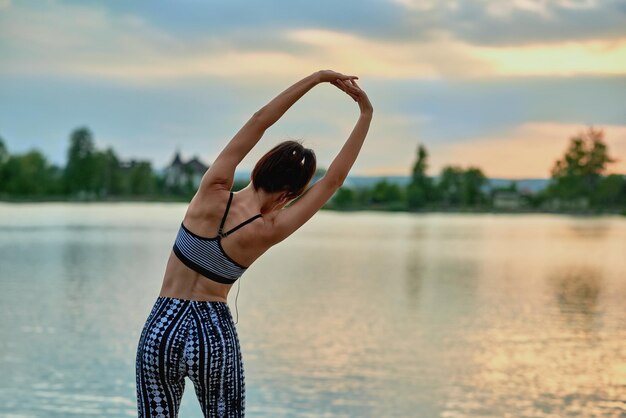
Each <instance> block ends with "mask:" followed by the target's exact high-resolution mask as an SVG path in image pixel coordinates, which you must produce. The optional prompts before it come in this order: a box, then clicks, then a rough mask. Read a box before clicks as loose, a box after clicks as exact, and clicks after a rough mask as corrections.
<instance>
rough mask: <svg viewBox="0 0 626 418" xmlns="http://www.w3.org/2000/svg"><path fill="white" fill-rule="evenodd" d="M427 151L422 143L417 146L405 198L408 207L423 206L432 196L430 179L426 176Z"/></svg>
mask: <svg viewBox="0 0 626 418" xmlns="http://www.w3.org/2000/svg"><path fill="white" fill-rule="evenodd" d="M427 159H428V152H427V151H426V148H424V146H423V145H421V144H420V145H419V146H418V147H417V161H416V162H415V164H414V165H413V172H412V175H411V181H410V183H409V184H408V186H407V190H406V199H407V206H408V207H409V209H417V208H420V207H423V206H424V205H425V204H426V203H427V202H428V201H430V200H431V199H432V197H433V185H432V181H431V179H430V178H429V177H428V176H426V169H427V168H428V163H427Z"/></svg>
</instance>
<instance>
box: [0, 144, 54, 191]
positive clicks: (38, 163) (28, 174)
mask: <svg viewBox="0 0 626 418" xmlns="http://www.w3.org/2000/svg"><path fill="white" fill-rule="evenodd" d="M2 171H3V181H2V183H0V187H1V191H3V192H6V193H7V194H10V195H16V196H28V195H44V194H50V193H55V192H57V189H58V187H57V185H58V182H59V180H60V178H59V173H58V170H57V168H56V167H54V166H50V165H49V164H48V162H47V161H46V157H44V155H43V154H42V153H41V152H39V151H37V150H31V151H29V152H27V153H25V154H19V155H11V156H10V157H9V158H8V160H7V161H6V163H5V164H3V170H2Z"/></svg>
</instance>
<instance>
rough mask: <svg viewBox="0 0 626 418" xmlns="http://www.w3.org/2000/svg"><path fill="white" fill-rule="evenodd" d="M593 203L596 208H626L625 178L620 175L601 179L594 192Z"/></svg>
mask: <svg viewBox="0 0 626 418" xmlns="http://www.w3.org/2000/svg"><path fill="white" fill-rule="evenodd" d="M593 203H594V205H595V206H598V207H622V208H626V178H624V176H623V175H621V174H611V175H609V176H606V177H603V178H602V180H600V183H599V184H598V188H597V189H596V190H595V191H594V194H593Z"/></svg>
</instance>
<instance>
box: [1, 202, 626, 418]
mask: <svg viewBox="0 0 626 418" xmlns="http://www.w3.org/2000/svg"><path fill="white" fill-rule="evenodd" d="M185 208H186V207H185V205H182V204H136V203H119V204H100V203H98V204H0V286H1V287H0V314H1V316H2V321H1V322H0V416H3V417H89V416H96V417H100V416H102V417H129V416H136V412H135V402H136V401H135V375H134V360H135V350H136V347H137V341H138V338H139V334H140V332H141V328H142V326H143V323H144V321H145V319H146V317H147V315H148V314H149V312H150V309H151V307H152V304H153V303H154V300H155V298H156V297H157V295H158V292H159V289H160V286H161V279H162V276H163V271H164V268H165V264H166V260H167V257H168V255H169V252H170V249H171V246H172V244H173V241H174V237H175V234H176V232H177V228H178V225H179V223H180V221H181V219H182V216H183V214H184V212H185ZM233 290H234V291H233V292H231V293H232V294H231V299H230V305H231V310H232V312H233V315H235V309H234V307H235V304H234V297H235V293H236V288H235V289H233ZM624 301H626V219H625V218H619V217H603V218H581V217H570V216H556V215H440V214H428V215H411V214H400V213H393V214H392V213H372V212H360V213H333V212H325V211H323V212H320V213H318V214H317V215H316V216H315V217H314V218H313V219H312V220H311V221H310V222H309V223H307V224H306V225H304V226H303V227H302V228H300V229H299V230H298V231H297V232H296V233H295V234H294V235H292V236H291V237H290V238H288V239H287V240H285V241H283V242H281V243H279V244H278V245H277V246H276V247H274V248H272V249H270V250H269V251H268V252H267V253H266V254H265V255H264V256H263V257H261V258H260V259H259V260H257V261H256V263H255V264H253V265H252V267H250V269H248V271H247V272H246V273H245V275H244V276H243V278H242V279H241V291H240V295H239V300H238V308H239V309H238V310H239V324H238V325H237V326H238V332H239V337H240V340H241V344H242V351H243V356H244V362H245V367H246V385H247V394H246V395H247V396H246V399H247V402H246V404H247V411H248V416H251V417H499V418H500V417H568V416H583V417H592V416H594V417H623V416H626V344H625V341H626V303H625V302H624ZM187 383H188V384H187V389H186V392H185V395H184V397H183V405H182V407H181V415H180V416H181V417H190V418H191V417H201V416H202V415H201V412H200V408H199V406H198V404H197V401H196V398H195V394H194V392H193V385H191V382H190V381H188V382H187Z"/></svg>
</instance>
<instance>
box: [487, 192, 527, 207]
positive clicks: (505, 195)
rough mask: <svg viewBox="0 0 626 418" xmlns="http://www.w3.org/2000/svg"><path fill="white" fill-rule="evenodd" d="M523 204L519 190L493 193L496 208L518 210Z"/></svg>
mask: <svg viewBox="0 0 626 418" xmlns="http://www.w3.org/2000/svg"><path fill="white" fill-rule="evenodd" d="M522 205H523V201H522V196H521V195H520V194H519V193H517V192H510V191H496V192H494V194H493V207H494V209H504V210H516V209H519V208H521V207H522Z"/></svg>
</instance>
